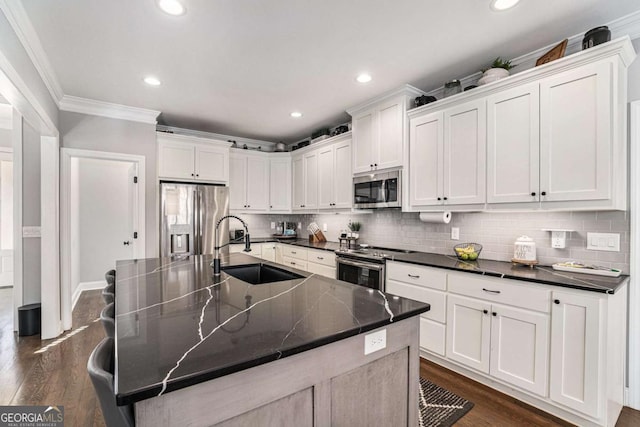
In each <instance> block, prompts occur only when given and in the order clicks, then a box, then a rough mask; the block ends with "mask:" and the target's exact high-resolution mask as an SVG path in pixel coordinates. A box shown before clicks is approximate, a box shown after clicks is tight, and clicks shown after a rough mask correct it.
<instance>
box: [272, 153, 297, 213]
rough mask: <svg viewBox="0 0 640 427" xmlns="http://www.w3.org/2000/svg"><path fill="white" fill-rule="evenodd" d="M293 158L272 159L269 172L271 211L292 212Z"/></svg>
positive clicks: (287, 156)
mask: <svg viewBox="0 0 640 427" xmlns="http://www.w3.org/2000/svg"><path fill="white" fill-rule="evenodd" d="M291 182H292V177H291V157H289V155H286V157H285V156H282V157H278V158H271V159H270V171H269V210H270V211H271V212H290V211H291Z"/></svg>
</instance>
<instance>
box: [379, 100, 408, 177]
mask: <svg viewBox="0 0 640 427" xmlns="http://www.w3.org/2000/svg"><path fill="white" fill-rule="evenodd" d="M404 102H405V100H404V96H402V97H398V98H395V99H392V100H390V101H388V102H386V103H384V104H382V105H380V107H379V110H378V140H377V144H375V145H374V148H375V151H374V157H373V160H374V162H373V163H374V164H373V168H374V169H375V170H379V169H386V168H393V167H400V166H402V160H403V148H404V144H403V142H404V129H403V123H404V112H405V109H404Z"/></svg>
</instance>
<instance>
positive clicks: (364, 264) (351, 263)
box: [338, 258, 384, 271]
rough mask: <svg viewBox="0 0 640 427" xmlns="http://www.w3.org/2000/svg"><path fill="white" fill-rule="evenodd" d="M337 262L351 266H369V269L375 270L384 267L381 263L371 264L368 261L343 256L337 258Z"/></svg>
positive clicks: (380, 269)
mask: <svg viewBox="0 0 640 427" xmlns="http://www.w3.org/2000/svg"><path fill="white" fill-rule="evenodd" d="M338 264H345V265H350V266H353V267H364V268H369V269H371V270H376V271H382V269H383V268H384V266H383V265H378V264H373V263H368V262H358V261H351V260H348V259H345V258H338Z"/></svg>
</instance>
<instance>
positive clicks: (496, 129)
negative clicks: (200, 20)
mask: <svg viewBox="0 0 640 427" xmlns="http://www.w3.org/2000/svg"><path fill="white" fill-rule="evenodd" d="M539 93H540V91H539V85H538V83H532V84H528V85H524V86H521V87H516V88H514V89H509V90H505V91H502V92H498V93H496V94H494V95H491V96H489V97H488V98H487V138H488V140H487V203H518V202H537V201H538V200H539V197H540V189H539V181H540V168H539V165H540V117H539V113H540V96H539Z"/></svg>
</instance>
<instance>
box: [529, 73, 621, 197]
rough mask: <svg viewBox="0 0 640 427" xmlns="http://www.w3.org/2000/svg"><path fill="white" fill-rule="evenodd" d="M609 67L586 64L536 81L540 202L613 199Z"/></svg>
mask: <svg viewBox="0 0 640 427" xmlns="http://www.w3.org/2000/svg"><path fill="white" fill-rule="evenodd" d="M612 66H613V64H612V63H611V62H610V61H603V62H599V63H596V64H589V65H586V66H583V67H580V68H577V69H574V70H570V71H566V72H563V73H560V74H558V75H557V76H553V77H550V78H547V79H544V80H542V81H541V82H540V159H541V162H540V191H541V193H540V194H541V196H542V198H541V200H542V201H545V202H551V201H574V200H606V199H609V198H611V187H612V185H611V183H612V182H611V181H612V172H613V170H612V167H613V165H612V151H613V146H612V137H613V135H612V120H613V118H612V115H611V107H612ZM619 113H620V114H625V112H624V111H620V112H619Z"/></svg>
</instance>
